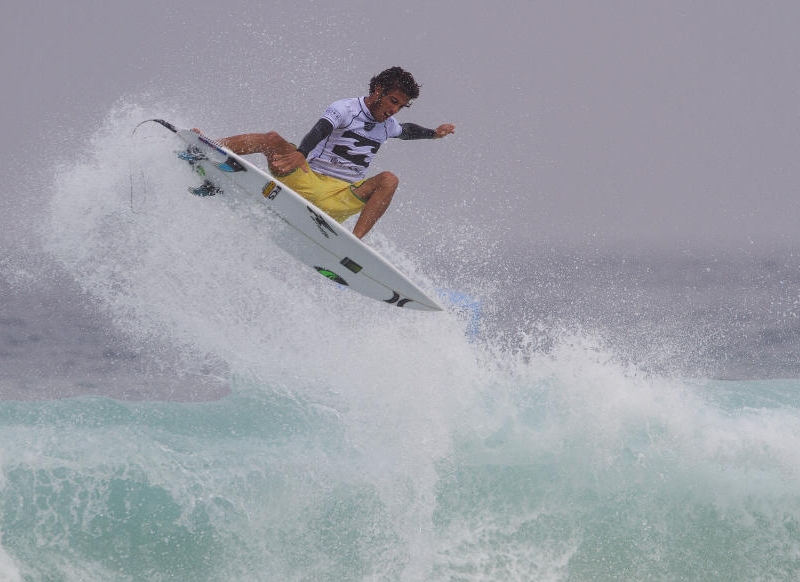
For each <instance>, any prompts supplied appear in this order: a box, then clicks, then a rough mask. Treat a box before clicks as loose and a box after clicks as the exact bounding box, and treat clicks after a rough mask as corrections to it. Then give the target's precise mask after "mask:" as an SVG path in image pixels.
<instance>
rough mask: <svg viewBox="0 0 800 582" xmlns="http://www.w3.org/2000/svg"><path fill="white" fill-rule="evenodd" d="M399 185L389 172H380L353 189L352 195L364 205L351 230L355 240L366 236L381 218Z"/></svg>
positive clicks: (395, 177)
mask: <svg viewBox="0 0 800 582" xmlns="http://www.w3.org/2000/svg"><path fill="white" fill-rule="evenodd" d="M399 183H400V181H399V180H398V179H397V176H395V175H394V174H392V173H391V172H381V173H380V174H378V175H376V176H373V177H372V178H368V179H367V180H366V181H364V183H363V184H361V185H360V186H359V187H358V188H354V189H353V194H355V195H356V196H358V197H359V198H361V199H362V200H364V201H365V203H366V204H365V206H364V210H362V211H361V215H360V216H359V217H358V220H357V221H356V225H355V227H354V228H353V234H354V235H355V236H356V237H357V238H362V237H363V236H364V235H365V234H367V233H368V232H369V231H370V229H371V228H372V227H373V226H375V223H376V222H378V219H379V218H380V217H381V216H383V213H384V212H386V209H387V208H389V204H391V202H392V196H394V192H395V190H397V185H398V184H399Z"/></svg>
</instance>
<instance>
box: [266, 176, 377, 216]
mask: <svg viewBox="0 0 800 582" xmlns="http://www.w3.org/2000/svg"><path fill="white" fill-rule="evenodd" d="M306 168H308V166H306ZM278 179H279V180H280V181H281V182H283V183H284V184H286V185H287V186H289V188H291V189H292V190H294V191H295V192H297V193H298V194H300V196H302V197H303V198H305V199H306V200H308V201H309V202H311V203H312V204H314V205H315V206H317V207H319V209H320V210H323V211H325V213H326V214H327V215H328V216H330V217H331V218H333V219H334V220H335V221H336V222H344V221H345V220H347V219H348V218H350V217H351V216H353V215H354V214H357V213H359V212H361V209H362V208H364V204H365V201H364V200H362V199H361V198H359V197H358V196H356V194H355V192H353V189H355V188H358V187H359V186H361V184H363V183H364V180H360V181H358V182H356V183H354V184H351V183H349V182H345V181H344V180H339V179H338V178H331V177H330V176H325V175H324V174H317V173H316V172H314V171H313V170H311V169H309V170H308V172H304V171H303V170H302V169H301V168H298V169H296V170H294V171H292V172H291V173H290V174H287V175H286V176H282V177H279V178H278Z"/></svg>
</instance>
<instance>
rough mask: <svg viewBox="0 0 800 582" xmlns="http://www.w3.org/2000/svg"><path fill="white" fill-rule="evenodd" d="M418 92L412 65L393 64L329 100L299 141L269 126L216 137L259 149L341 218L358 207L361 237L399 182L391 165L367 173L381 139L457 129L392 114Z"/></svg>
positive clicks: (289, 180)
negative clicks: (353, 92)
mask: <svg viewBox="0 0 800 582" xmlns="http://www.w3.org/2000/svg"><path fill="white" fill-rule="evenodd" d="M417 97H419V85H418V84H417V82H416V81H415V80H414V77H413V76H412V75H411V73H409V72H408V71H405V70H403V69H402V68H400V67H392V68H389V69H386V70H385V71H383V72H381V73H379V74H378V75H376V76H374V77H372V79H371V80H370V83H369V95H367V96H365V97H353V98H349V99H341V100H339V101H335V102H334V103H332V104H330V105H329V106H328V108H327V109H326V110H325V113H324V114H323V115H322V117H321V118H320V119H319V121H317V123H316V124H315V125H314V127H312V128H311V131H309V132H308V133H307V134H306V136H305V137H304V138H303V139H302V141H301V142H300V145H299V146H295V145H294V144H292V143H290V142H288V141H286V140H285V139H284V138H283V137H281V136H280V135H279V134H278V133H276V132H274V131H270V132H267V133H247V134H241V135H234V136H231V137H226V138H224V139H220V140H217V141H218V143H220V144H221V145H223V146H225V147H226V148H228V149H230V150H231V151H233V152H234V153H236V154H239V155H246V154H255V153H262V154H264V155H265V156H266V157H267V162H268V163H269V168H270V171H271V172H272V173H273V174H275V176H276V177H279V178H280V179H281V181H282V182H284V183H285V184H286V185H287V186H289V187H290V188H292V189H293V190H295V191H296V192H297V193H298V194H300V195H301V196H303V197H304V198H306V199H307V200H309V201H310V202H312V203H313V204H315V205H316V206H318V207H319V208H321V209H322V210H324V211H325V212H326V213H327V214H329V215H330V216H331V217H332V218H333V219H334V220H337V221H338V222H343V221H344V220H346V219H347V218H349V217H351V216H353V215H355V214H357V213H358V212H360V213H361V214H360V216H359V217H358V220H357V221H356V225H355V227H354V228H353V234H354V235H355V236H356V237H358V238H362V237H363V236H364V235H366V234H367V233H368V232H369V231H370V229H371V228H372V227H373V226H374V225H375V223H376V222H377V221H378V219H379V218H380V217H381V216H383V213H384V212H385V211H386V209H387V208H388V207H389V204H390V203H391V201H392V196H394V193H395V190H397V185H398V183H399V181H398V178H397V176H395V175H394V174H392V173H391V172H385V171H384V172H380V173H379V174H376V175H375V176H372V177H370V178H367V177H366V175H367V168H368V167H369V165H370V162H372V159H373V157H374V156H375V154H376V153H377V151H378V148H380V146H381V144H383V143H384V142H385V141H386V140H387V139H389V138H393V137H396V138H399V139H405V140H409V139H436V138H442V137H444V136H446V135H449V134H451V133H453V132H454V131H455V126H454V125H452V124H449V123H445V124H442V125H440V126H438V127H437V128H436V129H428V128H425V127H422V126H419V125H416V124H414V123H399V122H398V121H397V120H396V119H394V115H395V114H396V113H397V112H398V111H400V110H401V109H403V108H405V107H409V106H410V105H411V101H412V100H414V99H416V98H417Z"/></svg>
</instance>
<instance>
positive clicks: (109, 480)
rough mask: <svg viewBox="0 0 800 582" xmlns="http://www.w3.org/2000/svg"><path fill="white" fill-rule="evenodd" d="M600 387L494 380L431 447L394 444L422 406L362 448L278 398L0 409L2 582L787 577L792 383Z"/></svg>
mask: <svg viewBox="0 0 800 582" xmlns="http://www.w3.org/2000/svg"><path fill="white" fill-rule="evenodd" d="M595 371H597V370H595ZM608 372H609V371H608V370H607V369H606V370H605V373H604V375H605V377H604V378H603V379H599V378H596V377H594V378H592V377H586V376H581V375H580V374H579V375H577V376H576V377H572V378H563V377H561V378H559V377H558V376H557V375H549V374H548V375H543V377H541V378H538V379H537V378H533V377H526V378H522V377H517V378H515V379H514V381H507V382H505V383H499V384H498V385H495V386H493V387H492V389H491V390H485V391H483V393H482V394H473V395H472V396H474V397H476V398H478V401H480V404H478V402H477V401H476V402H475V405H476V406H475V407H474V408H472V409H470V410H466V411H465V417H464V418H463V419H462V420H461V421H452V422H453V424H451V425H450V426H440V427H436V430H435V431H433V432H434V433H436V434H438V435H439V436H438V438H440V439H442V440H441V441H440V442H436V443H430V445H431V446H429V445H428V443H427V442H426V439H427V438H430V437H431V432H430V431H425V432H423V434H419V433H416V432H411V430H410V429H409V432H406V431H405V430H404V429H403V426H404V425H405V424H406V423H407V424H408V425H409V426H412V425H413V424H414V423H416V422H418V421H419V418H417V417H416V415H415V414H414V413H413V412H410V413H404V412H403V411H402V410H396V411H394V413H393V414H391V415H389V416H388V417H387V418H386V419H384V420H385V421H387V423H388V424H387V426H386V430H385V431H381V434H375V433H373V434H372V435H366V434H364V433H365V432H368V431H369V427H367V428H366V429H365V426H364V424H365V423H363V422H357V421H355V420H352V421H351V420H350V419H351V418H352V417H351V414H352V411H343V410H336V409H335V408H328V407H326V406H320V405H319V404H318V403H314V402H311V401H307V400H298V399H296V398H292V397H290V396H288V395H286V394H279V393H275V392H274V391H273V390H271V389H270V388H269V387H266V386H261V387H258V388H255V387H249V388H247V389H241V390H239V389H235V391H234V393H233V394H231V395H230V396H228V397H226V398H224V399H222V400H220V401H216V402H207V403H163V402H142V403H130V402H122V401H116V400H112V399H108V398H100V397H81V398H74V399H64V400H58V401H48V402H25V403H21V402H3V403H2V405H1V406H0V436H1V437H2V443H3V445H2V457H0V459H1V460H2V466H3V479H2V504H1V505H0V516H1V520H2V521H1V524H2V546H3V550H4V555H3V560H2V562H0V564H2V565H0V568H2V573H3V574H4V575H5V577H6V579H10V580H142V579H147V580H231V579H236V580H788V579H793V578H795V577H797V575H798V574H799V573H800V561H798V555H797V548H798V543H799V542H800V522H798V518H799V517H800V503H798V496H797V489H796V484H797V472H798V467H799V466H800V459H798V453H797V451H798V450H800V447H798V444H799V443H798V438H799V436H800V435H798V431H797V426H798V409H797V407H796V404H795V403H796V401H797V393H798V388H799V387H800V383H798V382H796V381H793V382H791V383H789V382H776V383H769V382H760V383H759V382H721V383H717V384H714V385H711V386H702V387H701V386H696V385H694V386H692V385H685V384H680V383H678V382H674V381H673V382H666V381H663V380H655V379H647V378H637V377H632V376H626V375H625V374H624V373H619V375H617V376H614V375H613V374H609V373H608ZM507 380H511V378H508V379H507ZM487 388H488V387H487ZM765 389H767V390H771V391H772V393H773V394H779V395H780V397H779V398H775V399H771V402H770V405H769V406H764V403H763V402H761V403H760V405H759V406H758V407H749V406H747V405H746V404H744V403H742V404H739V403H736V404H732V403H731V401H732V400H735V401H742V402H744V401H747V400H752V399H754V398H755V399H756V400H759V399H760V396H758V395H759V394H762V393H763V391H764V390H765ZM721 393H724V398H722V399H720V398H719V396H720V394H721ZM704 394H705V395H706V396H708V397H703V396H701V395H704ZM479 396H480V397H479ZM721 400H722V402H721ZM351 422H352V423H356V422H357V424H351ZM372 428H375V427H374V426H373V427H372Z"/></svg>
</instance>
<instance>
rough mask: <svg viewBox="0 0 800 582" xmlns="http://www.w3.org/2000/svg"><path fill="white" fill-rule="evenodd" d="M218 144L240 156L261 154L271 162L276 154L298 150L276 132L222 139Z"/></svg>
mask: <svg viewBox="0 0 800 582" xmlns="http://www.w3.org/2000/svg"><path fill="white" fill-rule="evenodd" d="M218 142H219V143H220V145H223V146H225V147H226V148H228V149H229V150H231V151H232V152H233V153H235V154H239V155H240V156H244V155H247V154H259V153H261V154H264V155H265V156H267V160H270V159H271V158H272V156H274V155H275V154H288V153H290V152H293V151H294V150H296V149H297V148H295V147H294V146H293V145H292V144H290V143H289V142H288V141H286V140H285V139H283V138H282V137H281V136H280V135H279V134H278V133H277V132H274V131H268V132H267V133H243V134H241V135H232V136H231V137H225V138H222V139H220V140H218Z"/></svg>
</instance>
